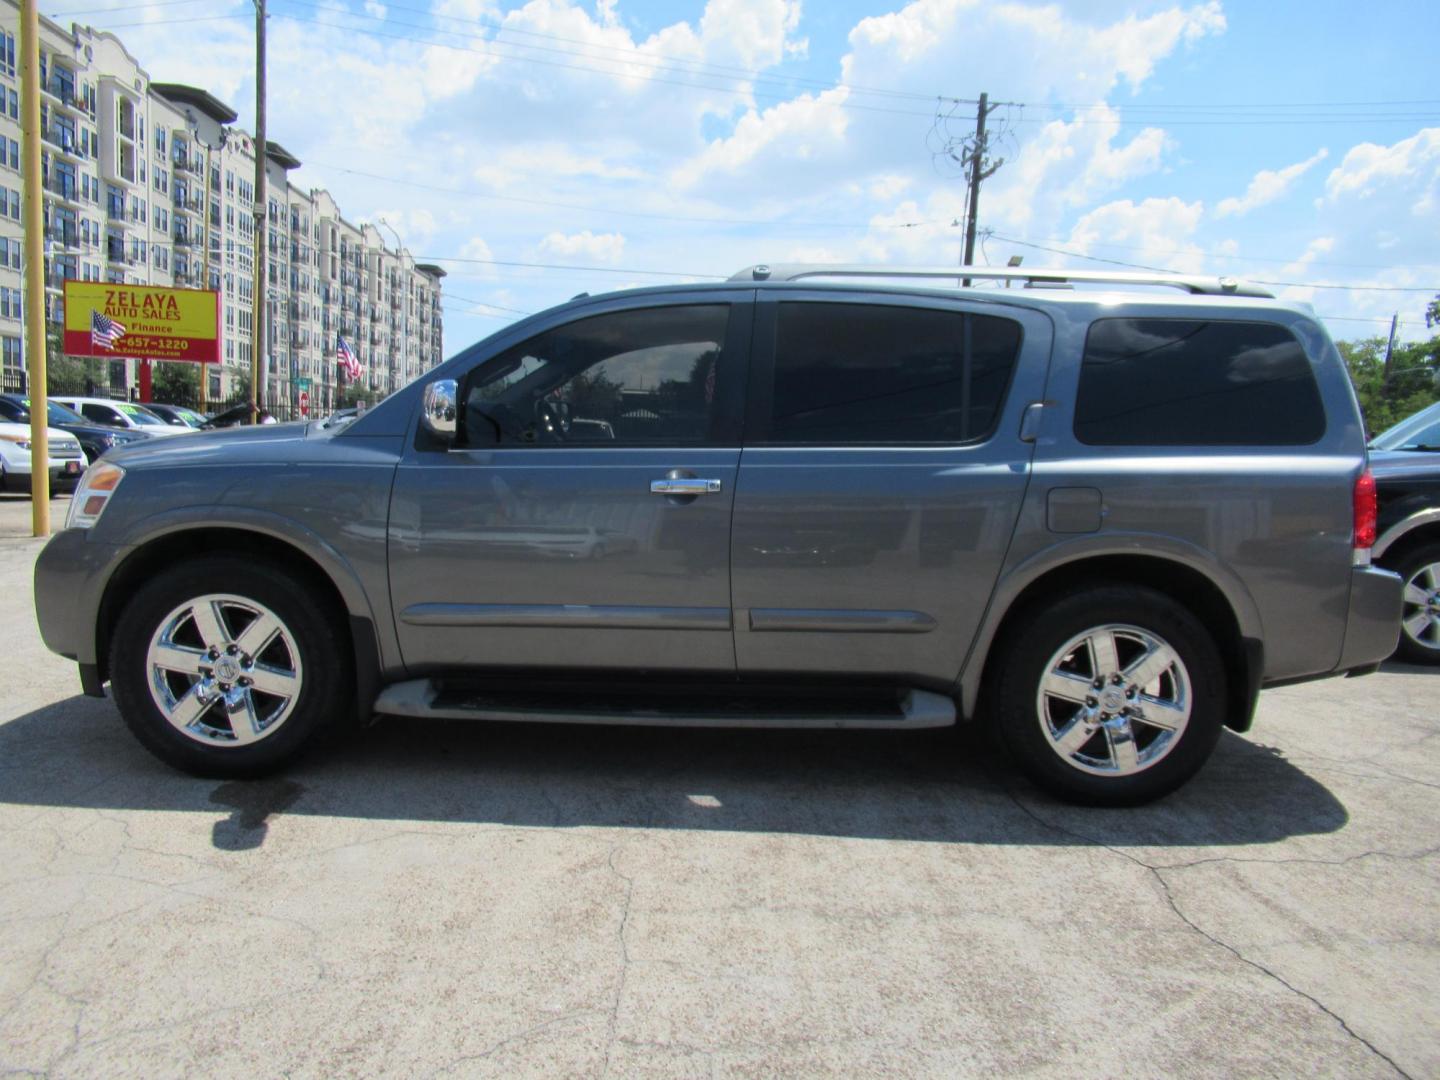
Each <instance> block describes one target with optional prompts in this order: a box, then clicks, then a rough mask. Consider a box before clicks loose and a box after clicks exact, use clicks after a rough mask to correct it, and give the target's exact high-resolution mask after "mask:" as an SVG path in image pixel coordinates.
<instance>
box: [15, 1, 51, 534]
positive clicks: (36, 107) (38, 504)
mask: <svg viewBox="0 0 1440 1080" xmlns="http://www.w3.org/2000/svg"><path fill="white" fill-rule="evenodd" d="M20 110H21V115H20V123H21V138H22V140H23V141H24V155H23V160H22V161H21V166H22V167H23V169H24V176H23V181H24V182H23V187H24V189H25V198H24V200H23V202H24V211H23V212H24V222H23V224H24V226H25V269H26V271H27V273H26V274H25V282H24V284H25V353H26V357H25V358H26V361H27V365H28V367H29V369H30V375H29V379H28V380H27V381H28V382H29V384H30V385H29V390H30V531H31V533H32V535H34V536H49V535H50V426H49V421H50V403H49V401H48V399H47V395H46V389H47V387H46V383H45V237H44V230H45V213H44V210H45V204H44V195H43V193H42V191H41V188H40V13H39V11H38V9H37V6H36V0H22V2H21V7H20Z"/></svg>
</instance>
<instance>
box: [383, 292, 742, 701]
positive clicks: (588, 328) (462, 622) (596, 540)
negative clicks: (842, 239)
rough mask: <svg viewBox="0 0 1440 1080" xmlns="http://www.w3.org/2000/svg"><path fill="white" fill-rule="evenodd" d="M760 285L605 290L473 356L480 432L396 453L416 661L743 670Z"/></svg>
mask: <svg viewBox="0 0 1440 1080" xmlns="http://www.w3.org/2000/svg"><path fill="white" fill-rule="evenodd" d="M752 295H753V291H751V290H747V291H744V292H743V293H742V292H737V293H735V294H729V293H726V294H718V293H713V292H711V293H705V294H703V299H696V298H688V299H690V301H691V302H690V304H689V306H686V300H687V297H686V296H685V295H683V294H676V295H675V296H674V302H673V303H669V304H656V303H655V301H654V299H653V298H652V299H650V301H649V303H648V304H647V303H644V302H640V301H628V302H609V303H607V304H605V305H603V306H602V307H601V310H600V311H599V312H598V313H596V312H595V311H594V309H588V313H587V314H585V315H584V316H583V317H580V318H576V317H574V316H572V317H571V320H570V321H569V322H565V321H561V322H559V323H558V324H557V325H556V326H554V327H552V328H550V329H547V330H544V331H542V332H541V333H539V334H537V335H535V336H534V337H533V338H530V339H528V340H527V341H525V342H522V343H520V344H519V345H515V346H512V347H511V348H509V349H506V350H504V351H503V352H499V353H497V354H495V355H492V356H489V357H484V358H481V359H479V360H477V363H476V365H475V367H474V368H472V370H471V372H470V375H469V376H468V377H467V378H465V379H463V380H462V388H461V400H462V409H463V412H464V419H463V423H465V424H466V425H468V426H469V428H470V430H471V431H472V432H473V434H472V436H471V438H470V442H471V445H470V447H469V448H461V449H454V448H451V449H444V448H434V447H430V448H427V445H426V442H425V438H424V437H423V436H421V437H418V438H417V440H416V445H415V446H414V447H412V449H411V450H410V451H408V452H407V454H406V455H405V457H404V459H403V460H402V461H401V464H400V467H399V469H398V470H397V472H396V478H395V487H394V491H393V494H392V498H391V515H390V532H389V539H390V543H389V552H390V592H391V602H392V604H393V605H394V611H395V619H396V630H397V633H398V636H399V639H400V645H401V649H402V652H403V654H404V658H405V663H406V666H407V667H409V668H410V669H411V671H412V672H414V673H417V674H418V673H424V672H426V671H435V670H454V669H461V668H482V667H564V668H617V667H625V668H653V669H661V670H677V671H687V670H693V671H709V672H713V671H724V672H730V671H733V670H734V668H735V650H734V639H733V635H732V633H731V613H730V518H731V510H732V506H733V502H734V497H735V481H736V478H737V472H738V466H739V458H740V450H739V446H738V443H739V439H738V431H739V414H740V410H741V405H742V402H743V392H744V379H745V364H746V362H747V360H748V350H749V343H750V314H751V305H750V303H749V300H750V297H751V296H752ZM727 311H728V315H727V314H726V312H727ZM717 316H718V317H717ZM717 339H723V340H717ZM479 442H494V445H485V446H479V445H474V444H475V443H479Z"/></svg>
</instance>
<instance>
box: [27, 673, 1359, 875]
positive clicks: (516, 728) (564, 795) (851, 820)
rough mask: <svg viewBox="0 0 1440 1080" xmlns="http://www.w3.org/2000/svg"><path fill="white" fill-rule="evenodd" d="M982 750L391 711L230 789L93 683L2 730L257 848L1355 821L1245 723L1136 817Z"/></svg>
mask: <svg viewBox="0 0 1440 1080" xmlns="http://www.w3.org/2000/svg"><path fill="white" fill-rule="evenodd" d="M981 743H983V740H981V739H979V738H977V737H976V736H975V735H974V734H973V733H971V732H968V731H966V730H965V729H953V728H947V729H941V730H938V731H920V732H867V731H827V732H804V731H773V732H765V731H753V730H751V731H720V730H683V729H663V728H638V727H635V728H625V727H582V726H568V725H567V726H560V725H548V724H502V723H478V722H457V721H413V720H399V719H383V720H381V721H380V722H379V723H377V724H376V725H374V726H373V727H370V728H368V729H366V730H363V731H357V732H353V733H351V734H349V735H348V736H346V737H345V738H343V739H341V740H339V741H338V743H337V745H335V746H332V747H330V748H329V749H327V750H325V751H324V752H321V753H318V754H316V755H314V756H312V757H311V758H310V759H308V760H307V761H305V762H302V763H301V764H298V765H297V766H296V767H294V768H292V769H290V770H288V771H287V772H285V773H284V774H283V775H281V776H279V777H276V778H273V779H269V780H260V781H251V782H238V781H225V782H217V781H215V780H201V779H195V778H192V777H189V776H185V775H182V774H180V773H177V772H175V771H173V770H171V769H169V768H167V767H166V766H164V765H162V764H161V763H159V762H158V761H156V760H154V759H153V758H151V757H150V756H149V755H148V754H147V753H146V752H145V751H144V750H143V749H142V748H141V747H140V746H139V744H138V743H137V742H136V741H135V740H134V738H133V737H132V736H131V735H130V733H129V732H128V731H127V730H126V729H125V727H124V725H123V724H122V723H121V721H120V719H119V716H118V715H117V714H116V712H115V708H114V705H113V703H112V702H110V701H108V700H106V701H102V700H98V699H94V698H86V697H81V696H76V697H72V698H69V699H67V700H65V701H61V702H58V703H56V704H53V705H48V706H46V707H44V708H41V709H38V710H35V711H34V712H31V713H27V714H25V715H23V716H20V717H17V718H16V719H14V720H11V721H9V722H8V723H5V724H0V802H6V803H11V804H19V805H28V806H35V807H75V808H85V809H105V810H161V811H181V812H192V813H195V814H198V815H201V820H202V821H203V822H204V824H203V827H204V828H207V829H213V840H214V844H215V846H216V847H220V848H225V849H229V850H244V849H248V848H254V847H258V846H259V845H260V844H261V843H262V842H263V840H264V837H265V832H266V830H267V828H268V827H269V823H270V822H271V821H272V820H273V818H274V817H275V815H277V814H281V813H288V814H314V815H325V816H333V817H349V818H357V819H374V820H387V821H407V822H416V821H420V822H474V823H484V824H490V825H516V826H529V827H544V828H577V827H610V828H617V827H618V828H645V829H697V830H709V831H734V832H766V833H793V834H806V835H815V836H835V837H855V838H865V839H884V840H910V841H922V842H935V843H967V844H1027V845H1035V844H1038V845H1086V844H1102V845H1107V846H1114V847H1140V846H1172V845H1174V846H1209V845H1236V844H1262V843H1270V842H1273V841H1276V840H1282V839H1285V838H1288V837H1293V836H1300V835H1313V834H1322V833H1331V832H1335V831H1336V830H1338V829H1340V828H1341V827H1343V826H1344V825H1345V823H1346V821H1347V820H1348V815H1347V813H1346V810H1345V807H1344V806H1343V805H1342V804H1341V803H1340V802H1339V801H1338V800H1337V799H1336V798H1335V796H1334V795H1333V794H1332V793H1331V792H1330V791H1329V790H1328V789H1327V788H1326V787H1325V786H1324V785H1323V784H1321V783H1320V782H1319V781H1317V780H1316V779H1315V778H1314V777H1312V776H1310V775H1308V774H1307V773H1306V772H1304V771H1303V770H1301V769H1300V768H1297V767H1296V766H1295V765H1294V764H1292V763H1291V762H1290V761H1288V760H1287V759H1286V758H1285V757H1284V755H1283V754H1282V753H1280V752H1279V751H1278V750H1275V749H1273V748H1270V747H1267V746H1264V745H1263V744H1260V743H1257V742H1255V741H1253V740H1251V739H1249V738H1243V737H1241V736H1238V735H1235V734H1233V733H1230V732H1226V733H1225V734H1224V735H1223V737H1222V738H1221V741H1220V745H1219V747H1218V749H1217V751H1216V753H1215V756H1214V758H1213V759H1212V760H1211V762H1210V763H1209V765H1207V767H1206V768H1205V769H1204V770H1203V771H1202V772H1201V774H1200V775H1199V776H1198V777H1197V778H1196V779H1194V780H1193V781H1191V782H1190V784H1188V785H1187V786H1186V787H1185V788H1183V789H1182V790H1181V791H1179V792H1177V793H1175V794H1174V795H1171V796H1170V797H1168V798H1166V799H1163V800H1161V801H1159V802H1157V803H1154V804H1152V805H1150V806H1145V807H1139V808H1135V809H1126V810H1098V809H1084V808H1078V807H1070V806H1064V805H1062V804H1060V803H1057V802H1055V801H1053V800H1051V799H1049V798H1048V797H1046V796H1045V795H1043V794H1042V793H1040V792H1038V791H1037V790H1035V789H1034V788H1032V787H1030V786H1029V785H1028V784H1026V783H1025V782H1024V781H1023V780H1022V779H1020V778H1019V777H1018V776H1017V775H1016V774H1015V773H1014V772H1013V771H1012V770H1011V769H1010V767H1009V766H1008V765H1007V764H1006V763H1005V762H1004V761H1003V760H1000V759H998V758H997V757H995V756H994V755H993V754H991V753H990V752H989V751H988V750H985V749H982V748H980V747H979V744H981ZM217 815H219V820H218V821H217Z"/></svg>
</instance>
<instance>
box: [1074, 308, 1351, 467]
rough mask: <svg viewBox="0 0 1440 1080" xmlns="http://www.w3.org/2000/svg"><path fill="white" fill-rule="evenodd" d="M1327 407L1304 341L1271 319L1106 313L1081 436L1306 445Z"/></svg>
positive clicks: (1091, 351)
mask: <svg viewBox="0 0 1440 1080" xmlns="http://www.w3.org/2000/svg"><path fill="white" fill-rule="evenodd" d="M1324 434H1325V408H1324V405H1323V404H1322V403H1321V400H1320V391H1319V388H1318V387H1317V386H1316V385H1315V374H1314V372H1313V371H1312V370H1311V367H1310V361H1309V358H1308V357H1307V356H1306V355H1305V350H1304V348H1303V347H1302V346H1301V344H1300V342H1299V340H1298V339H1297V338H1296V337H1295V335H1294V334H1292V333H1291V332H1290V331H1289V330H1287V329H1285V328H1284V327H1283V326H1276V325H1275V324H1273V323H1259V322H1228V321H1224V320H1204V319H1098V320H1096V321H1095V322H1094V323H1093V324H1091V327H1090V332H1089V334H1088V335H1087V336H1086V339H1085V354H1084V358H1083V360H1082V361H1081V366H1080V385H1079V389H1078V392H1077V393H1076V397H1075V437H1076V438H1078V439H1079V440H1080V441H1081V442H1082V443H1087V444H1089V445H1091V446H1307V445H1309V444H1311V443H1314V442H1317V441H1318V440H1319V439H1320V437H1321V436H1322V435H1324Z"/></svg>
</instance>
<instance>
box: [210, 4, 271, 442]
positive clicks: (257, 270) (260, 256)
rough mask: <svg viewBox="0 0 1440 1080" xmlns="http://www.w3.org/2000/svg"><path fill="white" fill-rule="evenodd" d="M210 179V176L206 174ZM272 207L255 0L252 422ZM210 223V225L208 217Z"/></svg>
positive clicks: (257, 403)
mask: <svg viewBox="0 0 1440 1080" xmlns="http://www.w3.org/2000/svg"><path fill="white" fill-rule="evenodd" d="M206 182H207V183H208V182H209V177H208V176H207V177H206ZM269 216H270V209H269V206H268V205H267V203H266V198H265V0H255V258H254V259H253V260H252V261H251V267H252V269H253V270H254V274H255V278H254V285H253V288H252V289H251V292H250V342H251V353H250V423H252V424H255V423H258V422H259V419H260V417H259V411H260V409H261V407H262V406H263V405H264V394H265V391H264V386H265V356H266V348H267V344H268V343H267V340H266V331H267V330H268V329H269V328H268V327H267V326H266V325H265V316H266V314H267V312H268V310H269V305H267V304H266V302H265V301H266V297H267V296H268V294H269V290H268V288H267V287H266V273H265V255H266V251H267V248H266V228H265V227H266V224H267V222H268V220H269ZM205 224H206V225H209V224H210V223H209V221H208V220H207V221H206V223H205ZM207 284H208V283H207Z"/></svg>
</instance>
